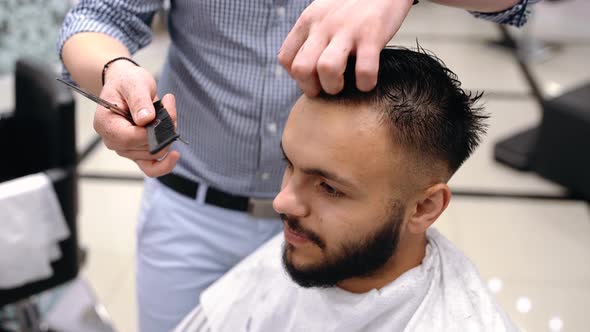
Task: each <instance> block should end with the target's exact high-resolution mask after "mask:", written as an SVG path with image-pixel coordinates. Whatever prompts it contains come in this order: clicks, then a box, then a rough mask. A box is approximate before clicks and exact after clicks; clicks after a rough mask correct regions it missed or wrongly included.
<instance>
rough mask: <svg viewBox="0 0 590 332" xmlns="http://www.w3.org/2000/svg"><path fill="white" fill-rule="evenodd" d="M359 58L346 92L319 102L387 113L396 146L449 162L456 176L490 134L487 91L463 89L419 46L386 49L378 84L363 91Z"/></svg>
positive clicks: (348, 72)
mask: <svg viewBox="0 0 590 332" xmlns="http://www.w3.org/2000/svg"><path fill="white" fill-rule="evenodd" d="M355 63H356V58H355V57H350V58H349V60H348V64H347V67H346V71H345V73H344V88H343V90H342V91H341V92H340V93H338V94H336V95H330V94H327V93H325V92H321V93H320V95H319V96H318V98H319V99H321V100H324V101H328V102H338V103H343V104H347V105H353V106H354V105H361V104H362V105H370V106H374V107H373V108H374V109H376V110H378V111H380V112H383V118H382V120H383V121H385V122H386V123H387V124H388V125H389V126H390V127H391V129H392V130H391V132H392V135H393V139H394V142H395V143H397V144H399V145H400V146H401V147H402V148H404V149H408V150H409V151H411V152H414V153H416V155H417V156H419V157H420V158H421V159H423V161H429V160H430V161H432V160H437V161H442V162H444V163H446V166H447V169H448V172H449V173H448V176H450V175H452V174H453V173H454V172H455V171H456V170H457V169H458V168H459V167H460V166H461V165H462V164H463V162H464V161H465V160H466V159H467V158H468V157H469V156H470V155H471V153H472V152H473V151H474V149H475V148H476V147H477V145H478V144H479V142H480V140H481V136H482V135H484V134H485V132H486V128H487V125H486V123H485V120H486V119H487V118H488V116H487V115H486V114H484V113H483V108H482V107H480V106H477V105H476V104H477V103H478V101H479V99H480V98H481V96H482V94H481V93H475V94H473V93H471V92H469V91H465V90H464V89H462V88H461V82H459V80H458V79H457V75H456V74H455V73H454V72H452V71H451V70H450V69H448V68H447V67H446V66H445V64H444V63H443V62H442V61H441V60H440V59H439V58H437V57H436V56H435V55H433V54H432V53H430V52H427V51H425V50H424V49H423V48H421V47H420V46H419V45H418V47H417V50H410V49H407V48H403V47H387V48H385V49H383V50H382V51H381V54H380V59H379V73H378V79H377V86H376V87H375V88H374V89H373V90H372V91H370V92H362V91H360V90H358V89H357V87H356V82H355V71H354V68H355Z"/></svg>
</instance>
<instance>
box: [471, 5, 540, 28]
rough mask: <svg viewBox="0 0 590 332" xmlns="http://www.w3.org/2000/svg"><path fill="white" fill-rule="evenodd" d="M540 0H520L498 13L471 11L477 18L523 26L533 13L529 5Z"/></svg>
mask: <svg viewBox="0 0 590 332" xmlns="http://www.w3.org/2000/svg"><path fill="white" fill-rule="evenodd" d="M539 1H541V0H520V2H519V3H517V4H516V5H514V6H513V7H511V8H508V9H506V10H503V11H501V12H496V13H482V12H476V11H470V13H471V14H472V15H473V16H475V17H477V18H481V19H484V20H487V21H491V22H495V23H499V24H506V25H513V26H516V27H521V26H523V25H525V24H526V22H527V20H528V17H529V15H530V14H531V10H530V7H529V5H532V4H534V3H537V2H539Z"/></svg>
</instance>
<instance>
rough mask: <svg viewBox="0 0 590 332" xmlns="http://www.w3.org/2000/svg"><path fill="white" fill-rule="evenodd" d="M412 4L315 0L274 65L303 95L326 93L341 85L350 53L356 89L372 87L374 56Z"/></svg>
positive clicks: (376, 60) (389, 0)
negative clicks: (355, 60) (291, 79)
mask: <svg viewBox="0 0 590 332" xmlns="http://www.w3.org/2000/svg"><path fill="white" fill-rule="evenodd" d="M412 2H413V1H412V0H315V1H314V2H312V3H311V5H309V7H307V8H306V9H305V11H304V12H303V13H302V14H301V17H299V19H298V20H297V23H295V26H294V27H293V29H292V30H291V32H290V33H289V35H288V36H287V38H286V39H285V41H284V43H283V45H282V47H281V50H280V51H279V54H278V58H279V62H280V63H281V65H282V66H283V67H285V69H286V70H287V71H288V72H289V74H290V75H291V76H292V77H293V78H294V79H295V80H297V83H298V84H299V87H300V88H301V89H302V90H303V92H304V93H305V94H306V95H308V96H310V97H313V96H316V95H317V94H318V93H319V92H320V91H321V90H324V91H325V92H327V93H330V94H336V93H338V92H340V91H341V90H342V88H343V86H344V77H343V74H344V70H345V69H346V62H347V59H348V56H349V55H350V54H356V57H357V62H356V68H355V72H356V85H357V87H358V88H359V89H360V90H361V91H370V90H372V89H373V88H374V87H375V85H376V84H377V71H378V69H379V53H380V52H381V49H382V48H383V47H384V46H385V45H386V44H387V42H389V40H391V38H392V37H393V35H394V34H395V33H396V32H397V31H398V30H399V28H400V26H401V24H402V22H403V20H404V19H405V17H406V15H407V14H408V11H409V10H410V8H411V6H412Z"/></svg>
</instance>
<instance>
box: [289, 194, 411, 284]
mask: <svg viewBox="0 0 590 332" xmlns="http://www.w3.org/2000/svg"><path fill="white" fill-rule="evenodd" d="M404 211H405V207H404V206H402V204H401V203H399V202H396V203H394V204H393V206H392V208H391V209H390V213H389V214H388V216H387V222H386V223H385V224H384V225H383V226H381V227H380V228H379V229H377V230H376V231H374V232H373V233H370V234H367V235H366V236H364V237H363V238H361V239H360V240H357V241H355V242H345V243H342V244H340V246H339V250H338V252H336V253H335V254H331V255H326V257H327V258H326V259H325V260H324V262H322V263H319V264H317V265H311V266H306V267H301V268H298V267H296V266H295V265H294V264H293V263H292V262H291V261H290V259H289V255H288V253H289V251H290V250H294V248H293V246H292V245H291V244H289V243H287V242H285V243H284V245H283V266H284V267H285V270H286V271H287V273H288V274H289V276H290V277H291V279H292V280H293V281H295V282H296V283H297V284H298V285H299V286H301V287H306V288H308V287H324V288H326V287H334V286H336V285H337V284H338V283H339V282H340V281H343V280H346V279H350V278H355V277H366V276H370V275H371V274H372V273H373V272H375V271H377V270H378V269H379V268H381V267H383V265H385V263H386V262H387V261H388V260H389V259H390V258H391V257H392V256H393V255H394V254H395V251H396V249H397V246H398V243H399V234H400V229H401V224H402V221H403V215H404ZM281 217H282V219H283V220H285V221H286V222H287V224H288V225H289V227H290V228H291V229H293V230H295V231H297V232H300V233H302V234H305V235H306V236H307V237H308V238H309V239H310V240H311V242H313V243H314V244H316V245H317V246H318V247H319V248H320V249H322V251H323V252H324V253H326V245H325V242H324V241H323V240H322V239H321V237H319V236H318V235H316V234H314V233H312V232H310V231H308V230H304V229H302V227H301V226H300V223H299V221H298V220H297V219H292V218H288V217H287V216H286V215H281Z"/></svg>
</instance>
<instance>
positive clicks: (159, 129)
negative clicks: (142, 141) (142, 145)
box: [146, 100, 180, 154]
mask: <svg viewBox="0 0 590 332" xmlns="http://www.w3.org/2000/svg"><path fill="white" fill-rule="evenodd" d="M154 108H155V109H156V118H155V119H154V121H152V122H150V123H149V124H148V125H147V126H146V129H147V138H148V146H149V148H150V153H151V154H156V153H158V152H160V150H162V149H163V148H165V147H166V145H168V144H170V143H172V142H174V141H175V140H177V139H179V138H180V135H179V134H177V133H176V132H175V131H174V123H173V122H172V118H171V117H170V114H168V111H166V109H165V108H164V106H162V103H161V102H160V101H159V100H158V101H155V102H154Z"/></svg>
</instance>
